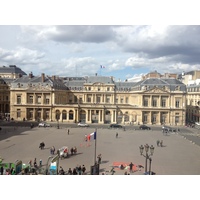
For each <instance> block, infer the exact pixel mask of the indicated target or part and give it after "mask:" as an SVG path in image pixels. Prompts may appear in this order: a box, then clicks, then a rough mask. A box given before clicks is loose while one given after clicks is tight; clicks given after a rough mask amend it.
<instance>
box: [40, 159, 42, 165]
mask: <svg viewBox="0 0 200 200" xmlns="http://www.w3.org/2000/svg"><path fill="white" fill-rule="evenodd" d="M40 167H42V159H40Z"/></svg>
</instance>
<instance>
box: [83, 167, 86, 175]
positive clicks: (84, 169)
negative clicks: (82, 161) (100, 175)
mask: <svg viewBox="0 0 200 200" xmlns="http://www.w3.org/2000/svg"><path fill="white" fill-rule="evenodd" d="M85 171H86V168H85V165H83V166H82V174H83V175H84V174H85Z"/></svg>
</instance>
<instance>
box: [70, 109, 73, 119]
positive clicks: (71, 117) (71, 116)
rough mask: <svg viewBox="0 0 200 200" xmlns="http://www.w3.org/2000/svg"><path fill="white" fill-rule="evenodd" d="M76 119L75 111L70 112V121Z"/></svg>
mask: <svg viewBox="0 0 200 200" xmlns="http://www.w3.org/2000/svg"><path fill="white" fill-rule="evenodd" d="M73 119H74V111H73V110H70V111H69V120H73Z"/></svg>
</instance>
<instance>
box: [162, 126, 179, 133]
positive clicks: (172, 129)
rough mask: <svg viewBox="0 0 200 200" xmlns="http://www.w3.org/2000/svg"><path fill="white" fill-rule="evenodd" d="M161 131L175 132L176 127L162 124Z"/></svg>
mask: <svg viewBox="0 0 200 200" xmlns="http://www.w3.org/2000/svg"><path fill="white" fill-rule="evenodd" d="M162 131H163V132H176V128H172V127H170V126H163V127H162Z"/></svg>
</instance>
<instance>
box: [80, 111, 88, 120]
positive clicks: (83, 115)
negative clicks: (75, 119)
mask: <svg viewBox="0 0 200 200" xmlns="http://www.w3.org/2000/svg"><path fill="white" fill-rule="evenodd" d="M79 119H80V121H81V122H86V112H85V110H80V118H79Z"/></svg>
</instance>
